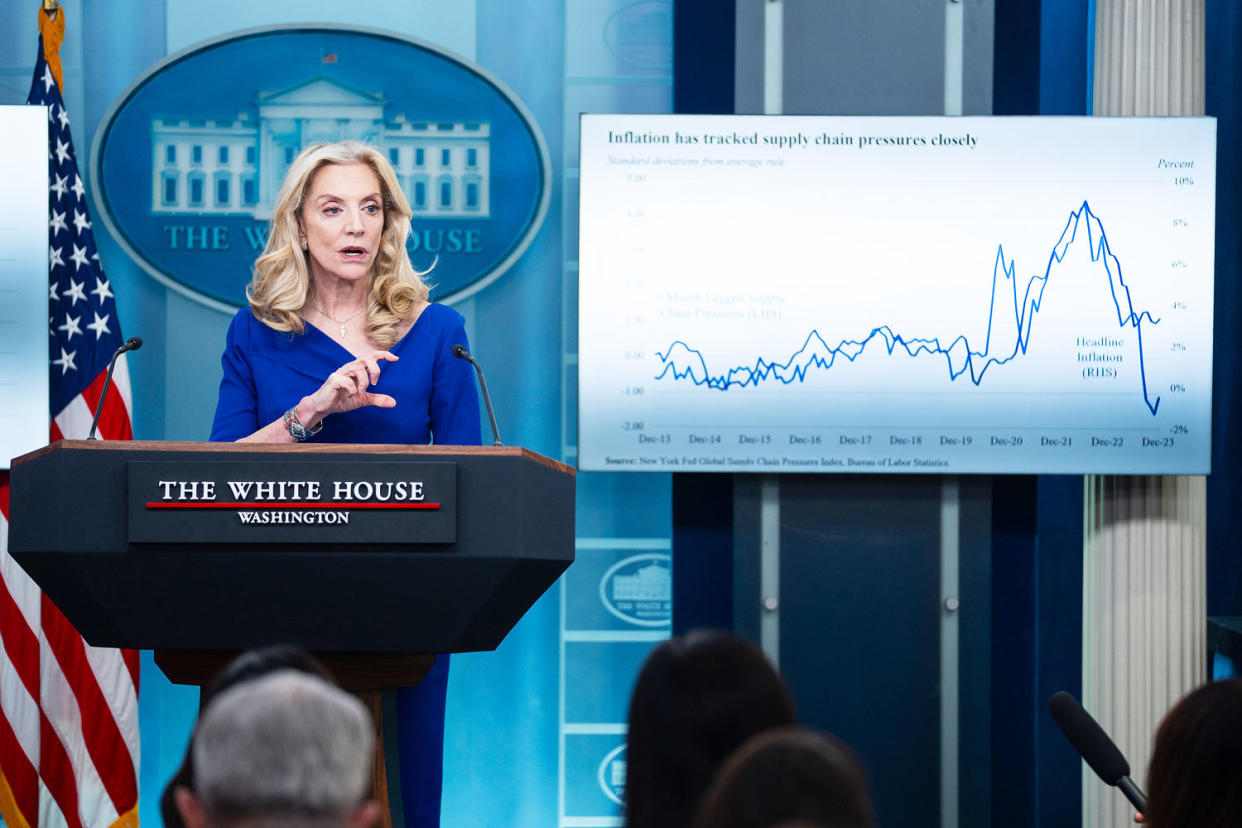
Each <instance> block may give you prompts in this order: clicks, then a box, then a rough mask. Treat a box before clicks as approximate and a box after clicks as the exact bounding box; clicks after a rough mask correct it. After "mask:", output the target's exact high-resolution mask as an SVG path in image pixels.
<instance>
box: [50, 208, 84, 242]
mask: <svg viewBox="0 0 1242 828" xmlns="http://www.w3.org/2000/svg"><path fill="white" fill-rule="evenodd" d="M74 224H77V222H74ZM50 226H51V230H52V235H53V236H55V235H56V234H57V233H59V232H60V231H61V230H68V229H69V225H67V224H65V214H64V213H58V212H56V211H55V210H52V221H51V225H50ZM79 232H80V231H79Z"/></svg>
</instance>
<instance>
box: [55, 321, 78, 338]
mask: <svg viewBox="0 0 1242 828" xmlns="http://www.w3.org/2000/svg"><path fill="white" fill-rule="evenodd" d="M81 321H82V317H80V316H66V317H65V324H63V325H58V326H57V327H56V330H58V331H64V332H65V341H66V342H72V341H73V335H74V334H79V335H80V334H81V333H82V327H81V325H79V324H78V323H79V322H81Z"/></svg>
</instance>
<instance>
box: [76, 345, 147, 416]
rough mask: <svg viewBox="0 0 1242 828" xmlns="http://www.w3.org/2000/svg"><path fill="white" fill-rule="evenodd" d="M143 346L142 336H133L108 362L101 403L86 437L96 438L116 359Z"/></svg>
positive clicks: (96, 409)
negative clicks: (96, 430)
mask: <svg viewBox="0 0 1242 828" xmlns="http://www.w3.org/2000/svg"><path fill="white" fill-rule="evenodd" d="M141 347H142V337H141V336H131V337H130V338H129V339H127V340H125V344H124V345H122V346H121V347H119V348H117V349H116V353H114V354H113V355H112V360H111V361H110V362H109V363H108V374H107V376H105V377H104V384H103V391H101V392H100V393H99V404H98V405H96V406H95V419H93V420H91V433H90V434H87V435H86V439H88V440H94V439H95V429H96V428H98V427H99V415H100V414H102V413H103V407H104V400H105V399H106V398H107V396H108V385H110V384H111V382H112V371H113V369H114V368H116V360H117V357H119V356H120V355H121V354H123V353H125V352H126V351H136V350H138V349H139V348H141Z"/></svg>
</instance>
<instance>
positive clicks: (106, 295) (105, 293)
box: [91, 276, 112, 306]
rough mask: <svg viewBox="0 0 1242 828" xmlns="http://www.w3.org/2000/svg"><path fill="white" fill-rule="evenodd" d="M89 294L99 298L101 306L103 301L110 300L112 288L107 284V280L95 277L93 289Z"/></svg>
mask: <svg viewBox="0 0 1242 828" xmlns="http://www.w3.org/2000/svg"><path fill="white" fill-rule="evenodd" d="M91 293H93V294H95V295H97V296H98V297H99V304H100V305H101V306H102V305H103V303H104V300H106V299H111V298H112V286H111V285H109V284H108V280H107V279H105V278H103V277H102V276H96V277H95V289H94V290H92V291H91Z"/></svg>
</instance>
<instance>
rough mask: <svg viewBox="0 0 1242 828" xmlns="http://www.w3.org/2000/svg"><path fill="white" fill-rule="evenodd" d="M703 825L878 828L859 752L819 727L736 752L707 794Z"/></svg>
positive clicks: (778, 733)
mask: <svg viewBox="0 0 1242 828" xmlns="http://www.w3.org/2000/svg"><path fill="white" fill-rule="evenodd" d="M694 825H695V828H776V826H791V825H804V826H814V828H873V826H874V825H875V815H874V812H873V810H872V807H871V797H870V794H869V793H868V786H867V779H866V776H865V775H864V773H863V770H862V767H861V766H860V765H859V763H858V760H857V759H856V758H855V756H854V753H853V751H851V750H850V749H849V748H848V747H846V746H845V744H844V743H842V742H840V741H838V740H837V739H835V738H833V737H831V736H827V735H824V734H821V733H817V732H815V731H813V730H806V729H804V728H798V727H782V728H777V729H775V730H769V731H767V732H765V733H760V734H759V735H758V736H755V737H754V738H752V739H751V740H750V741H748V742H747V743H746V744H744V745H743V746H742V747H740V748H739V749H738V750H737V752H735V753H734V754H733V755H732V756H730V757H729V760H728V761H727V762H725V764H724V767H722V768H721V769H720V773H719V774H717V776H716V780H715V781H714V782H713V783H712V785H711V787H710V788H708V790H707V793H706V794H704V796H703V804H702V806H701V808H700V810H699V816H698V818H697V819H696V820H695V822H694Z"/></svg>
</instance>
